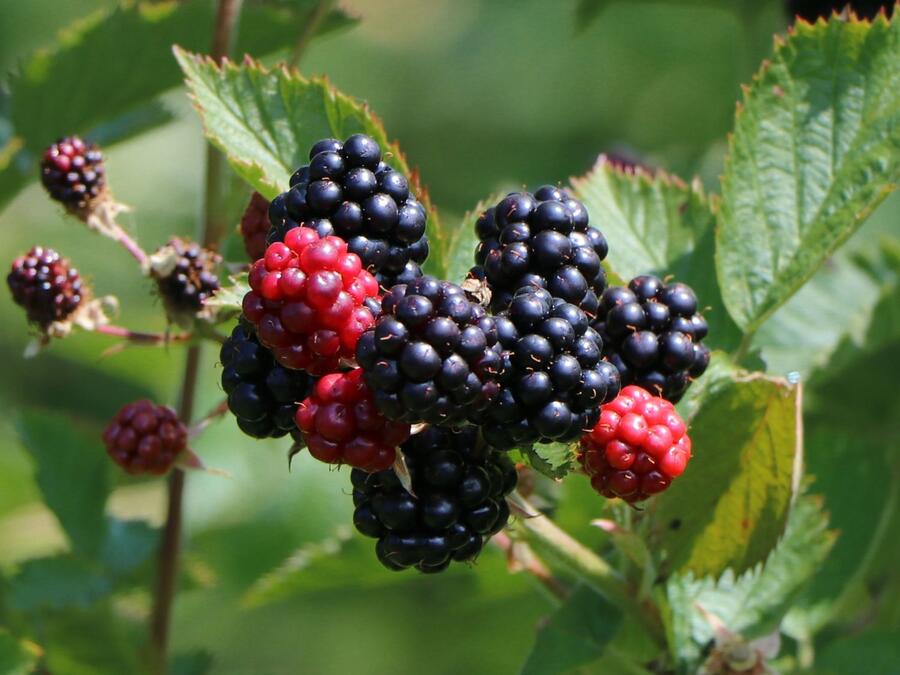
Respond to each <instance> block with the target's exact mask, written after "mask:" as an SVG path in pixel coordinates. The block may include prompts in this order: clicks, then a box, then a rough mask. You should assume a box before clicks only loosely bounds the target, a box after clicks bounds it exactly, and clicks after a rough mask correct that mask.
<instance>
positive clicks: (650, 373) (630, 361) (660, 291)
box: [594, 275, 710, 402]
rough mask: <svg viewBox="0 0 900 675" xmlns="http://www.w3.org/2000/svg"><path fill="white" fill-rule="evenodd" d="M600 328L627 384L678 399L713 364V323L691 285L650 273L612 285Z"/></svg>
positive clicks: (605, 296) (610, 356) (606, 351)
mask: <svg viewBox="0 0 900 675" xmlns="http://www.w3.org/2000/svg"><path fill="white" fill-rule="evenodd" d="M594 328H596V329H597V331H598V332H599V333H600V335H601V336H602V337H603V349H604V351H603V354H604V356H605V357H606V358H607V359H608V360H609V361H610V362H611V363H613V364H614V365H615V366H616V368H617V369H618V370H619V374H620V375H621V378H622V384H623V385H628V384H636V385H638V386H639V387H643V388H644V389H646V390H647V391H650V392H652V393H654V394H656V395H657V396H662V397H663V398H664V399H666V400H668V401H672V402H678V400H679V399H681V397H682V396H683V395H684V393H685V391H687V388H688V387H689V386H690V384H691V381H692V380H693V379H694V378H697V377H700V375H702V374H703V372H704V371H705V370H706V367H707V366H708V365H709V357H710V353H709V349H708V348H707V347H706V346H705V345H703V344H702V343H701V340H703V338H704V337H706V334H707V331H708V326H707V323H706V320H705V319H704V318H703V317H702V316H701V315H700V314H698V313H697V296H696V295H695V294H694V291H693V290H691V288H690V287H689V286H687V285H686V284H682V283H677V282H676V283H671V284H668V285H666V284H664V283H663V282H662V281H661V280H660V279H658V278H656V277H654V276H649V275H644V276H639V277H635V278H634V279H632V280H631V281H630V282H629V284H628V287H627V288H625V287H623V286H612V287H610V288H608V289H607V290H606V291H605V292H604V293H603V296H602V297H601V300H600V311H599V313H598V315H597V321H596V322H595V323H594Z"/></svg>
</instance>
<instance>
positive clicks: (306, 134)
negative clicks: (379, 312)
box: [175, 47, 446, 267]
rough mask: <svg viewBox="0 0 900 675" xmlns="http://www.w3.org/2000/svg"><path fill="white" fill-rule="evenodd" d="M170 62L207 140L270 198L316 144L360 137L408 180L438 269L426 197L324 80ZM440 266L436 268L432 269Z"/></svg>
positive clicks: (383, 139) (363, 116) (438, 249)
mask: <svg viewBox="0 0 900 675" xmlns="http://www.w3.org/2000/svg"><path fill="white" fill-rule="evenodd" d="M175 58H176V59H178V63H179V64H180V65H181V69H182V70H183V71H184V74H185V77H186V80H187V85H188V87H189V89H190V91H191V94H192V97H193V100H194V103H195V105H196V108H197V110H198V112H199V113H200V117H201V119H202V120H203V126H204V130H205V132H206V137H207V138H208V139H209V140H210V142H211V143H213V145H215V146H216V147H218V148H219V149H220V150H221V151H222V152H224V153H225V155H226V157H227V158H228V161H229V163H230V164H231V166H232V168H233V169H234V170H235V172H237V174H238V175H240V176H241V177H242V178H243V179H244V180H246V181H247V182H248V183H250V185H252V186H253V188H254V189H256V190H257V191H259V192H260V193H261V194H262V195H264V196H265V197H266V198H267V199H272V198H274V197H275V196H277V195H278V194H279V193H280V192H283V191H284V190H286V189H287V188H288V180H289V179H290V177H291V174H292V173H293V172H294V171H296V169H297V168H298V167H299V166H301V165H303V164H305V163H307V162H308V161H309V149H310V147H312V145H313V144H314V143H315V142H316V141H318V140H319V139H321V138H326V137H337V138H346V137H347V136H349V135H351V134H354V133H366V134H368V135H370V136H372V138H374V139H375V140H376V141H377V142H378V143H379V145H381V147H382V149H383V150H384V152H385V157H386V160H387V161H388V163H390V164H391V165H392V166H393V167H394V168H396V169H398V170H399V171H401V172H403V173H404V174H405V175H406V176H407V177H409V179H410V182H411V188H412V191H413V193H415V194H416V195H418V197H419V199H420V201H421V202H422V204H423V205H424V206H425V209H426V211H427V212H428V233H429V239H430V242H431V244H432V248H433V249H434V251H433V252H434V254H435V255H436V256H437V259H438V262H439V261H440V260H441V259H442V258H443V252H444V250H445V249H446V243H445V241H444V238H443V233H442V231H441V228H440V225H439V223H438V219H437V213H436V212H435V210H434V208H432V206H431V203H430V200H429V199H428V193H427V191H425V190H423V189H422V188H421V186H420V185H419V182H418V174H417V173H416V172H413V171H411V170H410V167H409V165H408V164H407V162H406V158H405V157H404V156H403V153H402V152H401V151H400V149H399V147H398V146H397V145H396V144H395V143H390V142H389V140H388V136H387V133H386V132H385V130H384V127H383V126H382V124H381V120H379V119H378V118H377V117H375V115H374V114H373V113H372V111H371V110H369V108H368V106H366V105H365V104H363V103H360V102H358V101H356V100H354V99H352V98H350V97H349V96H346V95H345V94H342V93H341V92H339V91H338V90H337V89H335V88H334V87H333V86H332V85H331V84H330V83H329V82H328V81H327V80H325V79H324V78H313V79H307V78H305V77H303V76H301V75H300V74H299V73H298V72H297V71H296V70H289V69H287V68H284V67H277V68H272V69H267V68H265V67H264V66H262V65H261V64H260V63H257V62H255V61H253V60H252V59H249V58H247V59H245V60H244V62H243V63H242V64H241V65H236V64H234V63H231V62H228V61H226V62H224V63H223V64H222V65H221V66H220V65H218V64H216V63H215V62H214V61H213V60H212V59H209V58H207V57H203V56H199V55H197V54H191V53H190V52H187V51H185V50H183V49H181V48H178V47H176V48H175ZM440 266H441V265H440V264H438V267H440Z"/></svg>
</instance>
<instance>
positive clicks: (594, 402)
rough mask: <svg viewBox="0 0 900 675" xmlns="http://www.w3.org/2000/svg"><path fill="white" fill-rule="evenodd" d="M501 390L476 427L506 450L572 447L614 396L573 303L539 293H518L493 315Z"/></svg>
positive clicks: (608, 369)
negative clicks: (568, 444)
mask: <svg viewBox="0 0 900 675" xmlns="http://www.w3.org/2000/svg"><path fill="white" fill-rule="evenodd" d="M496 325H497V333H498V337H499V341H500V345H501V347H502V349H503V352H502V366H501V375H500V390H499V393H498V394H497V396H496V398H495V399H494V400H493V401H492V403H491V405H490V406H489V407H488V408H487V409H486V410H485V411H484V412H483V414H482V416H481V419H480V422H481V424H482V433H483V434H484V438H485V440H487V442H488V443H490V444H491V445H492V446H494V447H496V448H503V449H508V448H512V447H516V446H530V445H532V444H534V443H550V442H553V441H562V442H566V441H574V440H577V439H578V438H579V437H580V436H581V435H582V434H583V433H584V432H585V431H587V430H588V429H590V428H591V427H593V426H594V424H596V422H597V419H598V417H599V416H600V405H601V404H602V403H605V402H606V401H609V400H612V399H613V398H615V397H616V395H617V394H618V393H619V373H618V372H617V371H616V369H615V367H614V366H613V365H612V364H610V363H608V362H606V361H604V360H602V358H601V354H602V350H603V341H602V340H601V338H600V336H599V335H598V334H597V332H596V331H595V330H594V329H593V328H591V327H590V326H589V324H588V317H587V315H586V314H585V313H584V312H583V311H582V310H580V309H579V308H578V307H576V306H575V305H573V304H571V303H568V302H565V301H564V300H561V299H559V298H554V297H553V296H552V295H551V294H550V293H549V292H548V291H545V290H543V289H540V288H523V289H521V290H519V291H518V292H517V293H516V294H515V296H514V297H513V299H512V301H511V302H510V305H509V308H508V309H507V310H506V311H505V312H503V313H502V314H500V315H499V316H497V317H496Z"/></svg>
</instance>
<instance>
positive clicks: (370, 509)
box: [350, 427, 517, 573]
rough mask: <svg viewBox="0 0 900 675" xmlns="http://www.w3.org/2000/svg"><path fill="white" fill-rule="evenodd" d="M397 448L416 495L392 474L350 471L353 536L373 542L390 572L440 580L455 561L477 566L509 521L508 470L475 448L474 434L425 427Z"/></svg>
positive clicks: (511, 477)
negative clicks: (489, 543) (487, 544)
mask: <svg viewBox="0 0 900 675" xmlns="http://www.w3.org/2000/svg"><path fill="white" fill-rule="evenodd" d="M401 448H402V450H403V454H404V456H405V458H406V464H407V466H408V467H409V471H410V475H411V477H412V492H413V494H410V493H409V492H407V491H406V489H404V487H403V486H402V485H401V483H400V480H399V479H398V478H397V475H396V474H395V473H394V471H393V470H392V469H388V470H386V471H379V472H378V473H371V474H370V473H366V472H364V471H361V470H360V469H354V470H353V471H352V473H351V474H350V477H351V480H352V481H353V503H354V505H355V506H356V510H355V511H354V513H353V524H354V525H355V526H356V529H357V530H358V531H359V532H360V533H362V534H364V535H365V536H367V537H373V538H375V539H378V543H377V544H376V545H375V553H376V555H377V556H378V560H379V561H380V562H381V564H382V565H384V566H385V567H387V568H388V569H391V570H403V569H406V568H408V567H415V568H416V569H417V570H419V571H420V572H425V573H433V572H442V571H443V570H445V569H447V567H448V566H449V565H450V563H451V562H452V561H454V560H455V561H457V562H466V561H470V560H474V559H475V557H476V556H477V555H478V554H479V553H480V552H481V549H482V547H483V546H484V543H485V541H487V539H489V538H490V537H491V536H492V535H494V534H496V533H497V532H499V531H500V530H501V529H503V526H504V525H506V522H507V520H508V519H509V507H508V506H507V505H506V500H505V499H504V497H505V496H506V495H507V494H509V493H510V492H511V491H512V490H513V489H514V488H515V486H516V480H517V476H516V469H515V467H514V466H513V463H512V462H511V461H510V460H509V459H508V458H507V457H506V456H505V455H504V454H503V453H499V452H496V451H494V450H491V449H489V448H487V447H486V446H484V444H479V443H478V433H477V430H476V429H475V428H474V427H467V428H465V429H463V430H462V431H451V430H449V429H439V428H436V427H429V428H428V429H426V430H424V431H423V432H422V433H420V434H416V435H414V436H412V437H410V439H409V440H408V441H406V443H404V444H403V445H402V446H401ZM413 495H415V496H413Z"/></svg>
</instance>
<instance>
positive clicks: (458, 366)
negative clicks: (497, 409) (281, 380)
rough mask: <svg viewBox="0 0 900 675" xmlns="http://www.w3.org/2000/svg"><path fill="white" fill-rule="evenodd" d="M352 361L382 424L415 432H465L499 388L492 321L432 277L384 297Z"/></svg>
mask: <svg viewBox="0 0 900 675" xmlns="http://www.w3.org/2000/svg"><path fill="white" fill-rule="evenodd" d="M381 310H382V313H381V316H380V317H379V319H378V321H377V322H376V324H375V327H374V328H372V329H370V330H369V331H367V332H366V333H364V334H363V336H362V337H361V338H360V340H359V343H358V344H357V348H356V358H357V361H358V362H359V364H360V366H362V368H363V371H364V372H365V378H366V382H368V384H369V386H370V387H371V388H372V390H373V391H374V392H375V403H376V405H377V406H378V408H379V410H381V412H382V414H384V416H385V417H387V418H388V419H391V420H397V421H403V422H408V423H410V424H416V423H419V422H428V423H429V424H438V425H443V426H456V425H459V424H464V423H465V422H466V420H468V419H471V418H472V417H473V415H475V414H476V413H477V412H478V411H479V410H481V409H483V408H484V407H485V406H486V405H487V403H488V401H489V400H490V399H491V398H492V397H494V396H495V395H496V394H497V392H498V390H499V387H498V385H497V377H498V375H499V369H500V347H499V345H498V343H497V328H496V325H495V321H494V318H493V317H491V316H488V315H487V313H486V312H485V309H484V308H483V307H481V306H480V305H478V304H475V303H473V302H471V301H469V300H468V299H467V298H466V295H465V293H464V291H463V290H462V289H461V288H460V287H459V286H457V285H456V284H451V283H450V282H449V281H439V280H437V279H435V278H434V277H431V276H423V277H419V278H417V279H414V280H413V281H411V282H410V283H408V284H398V285H396V286H394V287H393V288H392V289H391V290H390V291H389V292H388V293H386V294H385V296H384V298H383V299H382V303H381Z"/></svg>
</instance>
